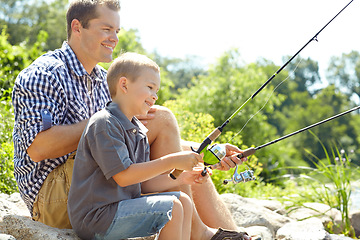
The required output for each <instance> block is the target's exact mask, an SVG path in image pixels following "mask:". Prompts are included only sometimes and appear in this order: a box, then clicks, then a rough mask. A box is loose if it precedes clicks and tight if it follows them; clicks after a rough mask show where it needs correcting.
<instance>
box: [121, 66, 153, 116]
mask: <svg viewBox="0 0 360 240" xmlns="http://www.w3.org/2000/svg"><path fill="white" fill-rule="evenodd" d="M159 88H160V73H158V72H156V71H154V70H153V69H150V68H144V69H143V70H141V72H140V74H139V77H137V78H136V79H131V80H129V81H127V93H126V98H127V104H126V106H124V107H125V109H122V110H123V112H124V114H125V115H126V116H127V117H128V118H129V119H130V120H131V119H132V118H133V117H134V116H136V115H145V114H147V112H148V111H149V110H150V108H151V107H152V106H153V105H154V104H155V102H156V100H157V99H158V96H157V92H158V91H159Z"/></svg>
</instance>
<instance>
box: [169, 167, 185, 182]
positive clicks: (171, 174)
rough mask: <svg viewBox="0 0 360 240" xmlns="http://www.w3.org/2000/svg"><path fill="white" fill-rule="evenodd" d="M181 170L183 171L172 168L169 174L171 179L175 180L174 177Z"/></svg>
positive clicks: (175, 177)
mask: <svg viewBox="0 0 360 240" xmlns="http://www.w3.org/2000/svg"><path fill="white" fill-rule="evenodd" d="M182 172H183V170H179V169H173V170H172V171H171V172H170V174H169V176H170V177H171V178H172V179H174V180H176V179H177V178H178V177H179V176H180V174H181V173H182Z"/></svg>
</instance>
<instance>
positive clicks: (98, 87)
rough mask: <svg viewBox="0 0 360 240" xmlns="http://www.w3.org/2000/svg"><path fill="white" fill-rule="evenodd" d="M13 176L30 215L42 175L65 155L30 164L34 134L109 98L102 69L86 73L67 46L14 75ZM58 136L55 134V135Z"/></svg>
mask: <svg viewBox="0 0 360 240" xmlns="http://www.w3.org/2000/svg"><path fill="white" fill-rule="evenodd" d="M12 101H13V106H14V112H15V124H14V132H13V141H14V168H15V170H14V175H15V179H16V181H17V184H18V187H19V190H20V194H21V196H22V198H23V200H24V202H25V203H26V205H27V207H28V208H29V210H30V213H31V214H32V207H33V203H34V200H35V198H36V196H37V194H38V192H39V190H40V188H41V186H42V184H43V183H44V180H45V178H46V177H47V176H48V174H49V173H50V172H51V171H52V170H54V169H55V168H56V167H57V166H59V165H61V164H63V163H64V162H66V160H67V158H68V156H69V155H70V154H71V153H69V154H67V155H65V156H62V157H59V158H55V159H45V160H43V161H41V162H38V163H36V162H34V161H32V160H31V159H30V157H29V155H28V154H27V151H26V150H27V148H28V147H29V146H30V145H31V143H32V142H33V140H34V138H35V137H36V135H37V134H38V133H39V132H41V131H44V130H46V129H48V128H50V127H51V126H53V125H66V124H73V123H77V122H80V121H82V120H85V119H88V118H89V117H90V116H92V115H93V114H94V113H95V112H97V111H99V110H100V109H102V108H104V107H105V105H106V103H107V102H108V101H110V94H109V91H108V86H107V82H106V71H105V70H104V69H103V68H101V67H100V66H96V67H95V68H94V69H93V71H92V73H91V74H88V73H87V72H86V70H85V69H84V67H83V66H82V64H81V63H80V62H79V60H78V59H77V57H76V55H75V53H74V52H73V51H72V49H71V48H70V46H69V45H68V44H67V43H66V42H64V43H63V46H62V48H61V49H57V50H55V51H52V52H49V53H46V54H44V55H43V56H41V57H39V58H38V59H37V60H36V61H34V62H33V63H32V64H31V65H30V66H29V67H27V68H26V69H24V70H23V71H22V72H21V73H20V74H19V75H18V77H17V79H16V81H15V85H14V89H13V93H12ZM59 137H61V136H59Z"/></svg>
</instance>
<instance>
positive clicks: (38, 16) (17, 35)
mask: <svg viewBox="0 0 360 240" xmlns="http://www.w3.org/2000/svg"><path fill="white" fill-rule="evenodd" d="M0 2H1V10H0V24H1V25H7V29H8V32H9V34H10V37H9V42H10V43H11V44H12V45H20V44H21V43H22V42H24V40H25V41H26V42H27V44H28V46H32V45H33V44H35V42H37V36H38V35H39V34H40V32H41V31H46V32H47V33H48V34H49V35H50V36H51V38H49V39H48V40H47V41H46V42H45V44H44V46H43V47H44V49H45V50H53V49H55V48H59V47H61V44H62V42H63V41H64V40H66V19H65V14H66V8H67V6H68V0H52V1H46V0H33V1H24V0H10V1H9V0H1V1H0ZM2 28H3V26H0V29H2Z"/></svg>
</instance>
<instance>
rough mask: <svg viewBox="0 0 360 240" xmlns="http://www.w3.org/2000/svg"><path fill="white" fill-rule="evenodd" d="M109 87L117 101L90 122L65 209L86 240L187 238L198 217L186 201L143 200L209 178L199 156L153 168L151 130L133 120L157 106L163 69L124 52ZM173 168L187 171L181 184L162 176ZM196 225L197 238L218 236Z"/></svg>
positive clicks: (171, 197) (180, 156)
mask: <svg viewBox="0 0 360 240" xmlns="http://www.w3.org/2000/svg"><path fill="white" fill-rule="evenodd" d="M107 81H108V85H109V90H110V94H111V97H112V100H113V102H110V103H109V104H108V105H107V107H106V108H105V109H103V110H101V111H100V112H98V113H96V114H95V115H94V116H93V117H91V118H90V120H89V123H88V125H87V127H86V128H85V130H84V133H83V135H82V137H81V139H80V142H79V146H78V150H77V154H76V159H75V164H74V174H73V179H72V185H71V188H70V192H69V202H68V212H69V217H70V221H71V225H72V226H73V228H74V229H75V231H76V232H77V234H78V235H79V236H80V237H82V238H84V239H123V238H131V237H144V236H150V235H152V234H155V233H158V232H159V231H160V230H161V232H160V234H159V239H179V240H180V239H190V234H191V231H195V230H194V229H192V219H193V214H194V212H195V211H196V210H195V209H194V206H193V203H192V201H191V199H190V198H189V197H188V196H187V195H186V194H184V193H182V192H165V193H161V194H151V195H145V196H144V195H142V194H149V193H156V192H164V191H166V190H168V189H173V188H175V187H176V186H179V185H183V184H200V183H202V182H203V181H205V180H206V178H207V177H208V175H207V176H206V177H205V178H201V177H200V176H201V175H200V173H201V171H202V169H203V168H202V167H201V166H198V165H199V162H200V161H201V160H202V159H201V157H200V155H199V154H197V153H195V152H191V151H188V152H179V153H175V154H169V155H166V156H164V157H161V158H159V159H155V160H152V161H151V162H150V161H149V144H148V141H147V138H146V131H147V130H146V128H145V127H144V126H143V125H142V124H141V123H140V122H139V121H138V120H137V119H136V118H135V117H134V116H135V115H139V114H146V113H147V111H149V109H150V108H151V106H153V105H154V103H155V101H156V100H157V92H158V90H159V87H160V70H159V67H158V66H157V64H156V63H154V62H153V61H152V60H150V59H149V58H147V57H145V56H143V55H139V54H136V53H125V54H123V55H122V56H120V57H119V58H117V59H116V60H115V61H114V62H113V63H112V65H111V66H110V68H109V71H108V74H107ZM174 168H176V169H180V170H186V171H185V172H183V173H182V174H181V175H180V176H179V178H178V179H177V180H176V181H174V180H172V179H170V178H169V176H168V175H167V174H163V173H165V172H168V171H170V170H172V169H174ZM196 219H198V218H196ZM195 225H197V227H196V231H199V234H200V235H199V236H201V238H200V239H213V238H212V237H213V235H214V234H215V229H212V228H209V227H207V226H205V225H204V224H203V223H196V224H195ZM199 226H200V227H199ZM229 239H241V238H229Z"/></svg>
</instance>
